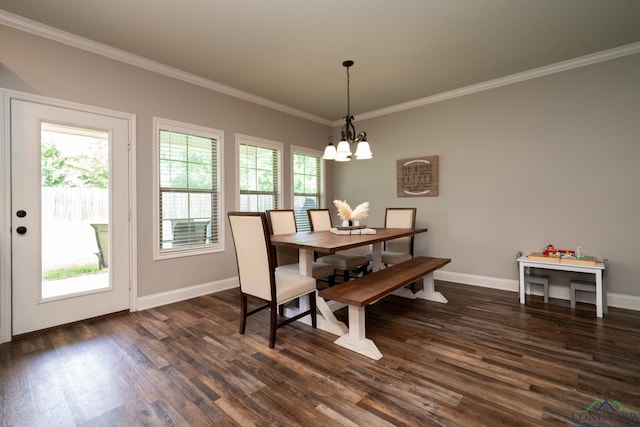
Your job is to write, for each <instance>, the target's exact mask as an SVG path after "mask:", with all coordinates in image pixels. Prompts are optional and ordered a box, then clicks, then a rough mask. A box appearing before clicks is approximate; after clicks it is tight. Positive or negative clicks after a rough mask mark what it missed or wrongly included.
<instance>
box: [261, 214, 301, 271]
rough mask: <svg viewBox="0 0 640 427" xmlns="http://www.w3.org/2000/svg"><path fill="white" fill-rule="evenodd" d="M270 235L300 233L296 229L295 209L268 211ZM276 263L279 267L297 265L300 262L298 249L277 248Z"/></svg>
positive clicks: (275, 248)
mask: <svg viewBox="0 0 640 427" xmlns="http://www.w3.org/2000/svg"><path fill="white" fill-rule="evenodd" d="M267 220H268V222H269V230H270V233H271V234H273V235H274V236H275V235H278V234H290V233H296V232H297V231H298V229H297V227H296V216H295V212H294V211H293V209H270V210H268V211H267ZM274 250H275V253H276V261H277V265H278V267H279V266H281V265H287V264H295V263H297V262H298V258H299V257H298V249H296V248H289V247H286V246H275V247H274Z"/></svg>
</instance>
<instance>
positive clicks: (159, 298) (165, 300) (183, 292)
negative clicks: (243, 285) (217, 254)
mask: <svg viewBox="0 0 640 427" xmlns="http://www.w3.org/2000/svg"><path fill="white" fill-rule="evenodd" d="M238 286H239V282H238V278H237V277H232V278H229V279H224V280H218V281H215V282H209V283H203V284H201V285H195V286H188V287H186V288H180V289H176V290H173V291H168V292H160V293H157V294H153V295H147V296H144V297H139V298H138V310H146V309H148V308H153V307H158V306H161V305H166V304H171V303H174V302H178V301H184V300H186V299H190V298H195V297H199V296H202V295H207V294H211V293H215V292H220V291H224V290H227V289H231V288H236V287H238Z"/></svg>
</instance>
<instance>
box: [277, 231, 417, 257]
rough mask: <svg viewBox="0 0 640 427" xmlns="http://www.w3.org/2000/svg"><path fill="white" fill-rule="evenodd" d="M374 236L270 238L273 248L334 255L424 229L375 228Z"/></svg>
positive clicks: (302, 234)
mask: <svg viewBox="0 0 640 427" xmlns="http://www.w3.org/2000/svg"><path fill="white" fill-rule="evenodd" d="M375 230H376V234H333V233H331V232H329V231H300V232H298V233H292V234H279V235H277V236H271V243H272V244H273V245H275V246H290V247H295V248H303V249H310V250H314V251H316V252H322V253H326V252H328V253H335V252H337V251H342V250H345V249H351V248H356V247H358V246H364V245H369V244H372V243H380V242H384V241H386V240H392V239H397V238H398V237H405V236H413V235H414V234H419V233H426V232H427V229H426V228H375Z"/></svg>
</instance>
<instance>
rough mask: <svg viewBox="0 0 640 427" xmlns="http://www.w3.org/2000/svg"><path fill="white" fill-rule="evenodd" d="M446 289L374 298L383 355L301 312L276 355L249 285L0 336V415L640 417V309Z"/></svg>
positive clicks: (110, 420)
mask: <svg viewBox="0 0 640 427" xmlns="http://www.w3.org/2000/svg"><path fill="white" fill-rule="evenodd" d="M436 288H437V289H438V290H440V291H442V292H443V293H444V295H445V296H446V297H447V298H448V300H449V304H438V303H435V302H429V301H422V300H406V299H403V298H399V297H395V296H390V297H387V298H385V299H383V300H382V301H380V302H378V303H377V304H375V305H373V306H371V307H368V308H367V313H366V316H367V320H366V322H367V334H368V336H369V337H370V338H371V339H373V340H374V341H375V342H376V344H377V345H378V348H379V349H380V351H381V352H382V354H383V358H382V359H380V360H378V361H374V360H371V359H368V358H366V357H363V356H361V355H358V354H356V353H353V352H351V351H349V350H346V349H343V348H341V347H338V346H336V345H334V344H333V340H335V338H336V337H335V336H333V335H331V334H328V333H326V332H323V331H320V330H314V329H312V328H311V327H310V326H307V325H304V324H301V323H299V322H295V323H294V324H291V325H289V326H287V327H284V328H281V329H279V330H278V335H277V341H276V348H275V349H274V350H270V349H269V348H268V343H267V335H268V319H267V315H268V313H266V312H264V313H261V314H259V315H255V316H252V317H251V318H249V320H248V324H247V334H246V335H245V336H241V335H239V334H238V332H237V331H238V318H239V312H240V310H239V295H238V290H236V289H234V290H229V291H224V292H221V293H218V294H214V295H209V296H204V297H199V298H195V299H192V300H188V301H184V302H180V303H176V304H171V305H167V306H163V307H158V308H155V309H150V310H146V311H141V312H137V313H124V314H118V315H113V316H108V317H103V318H99V319H92V320H88V321H84V322H80V323H76V324H72V325H67V326H64V327H59V328H54V329H51V330H48V331H45V332H42V333H37V334H31V335H28V336H25V337H22V338H20V339H17V340H14V341H13V342H11V343H7V344H3V345H1V346H0V426H12V427H13V426H29V427H31V426H54V425H55V426H207V425H224V426H226V425H228V426H334V425H335V426H391V425H393V426H418V425H420V426H431V425H434V426H435V425H446V426H500V425H505V426H507V425H508V426H514V425H530V426H544V425H576V424H587V423H589V424H593V425H596V424H597V425H614V424H616V425H639V424H640V423H639V422H638V421H637V418H633V417H634V416H635V417H637V416H638V412H639V411H640V313H638V312H633V311H626V310H621V309H616V308H609V314H608V315H605V317H604V318H602V319H597V318H596V317H595V307H594V306H593V305H588V304H578V307H577V308H576V309H573V310H572V309H571V308H569V303H568V301H561V300H553V299H552V300H551V302H550V303H549V304H547V305H545V304H544V303H543V301H542V297H536V296H532V297H529V298H528V299H527V304H526V305H520V304H519V303H518V295H517V293H514V292H504V291H497V290H491V289H484V288H478V287H472V286H464V285H459V284H452V283H442V282H437V283H436ZM338 315H339V316H341V317H342V318H344V316H346V310H342V311H339V312H338ZM596 400H598V401H600V402H604V401H607V402H609V403H611V404H612V405H613V404H614V402H617V403H615V404H616V405H622V406H613V408H614V409H616V410H617V412H613V411H612V410H610V409H606V408H599V407H594V408H591V410H590V411H588V412H585V410H586V409H587V408H588V407H589V405H591V404H592V403H593V402H594V401H596ZM623 408H626V411H627V412H623V411H624V409H623ZM597 409H600V410H599V411H598V410H597ZM603 417H605V418H603ZM606 417H608V418H606ZM612 417H618V418H616V419H615V421H616V422H615V423H614V422H613V421H614V418H612ZM633 419H635V421H633ZM623 422H625V423H626V424H623Z"/></svg>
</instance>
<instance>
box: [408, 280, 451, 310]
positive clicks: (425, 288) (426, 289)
mask: <svg viewBox="0 0 640 427" xmlns="http://www.w3.org/2000/svg"><path fill="white" fill-rule="evenodd" d="M415 295H416V298H421V299H426V300H429V301H435V302H441V303H443V304H446V303H448V302H449V301H448V300H447V299H446V298H445V297H444V295H442V294H441V293H440V292H438V291H436V290H435V284H434V282H433V273H429V274H427V275H426V276H424V277H423V278H422V290H421V291H418V292H416V294H415Z"/></svg>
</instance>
